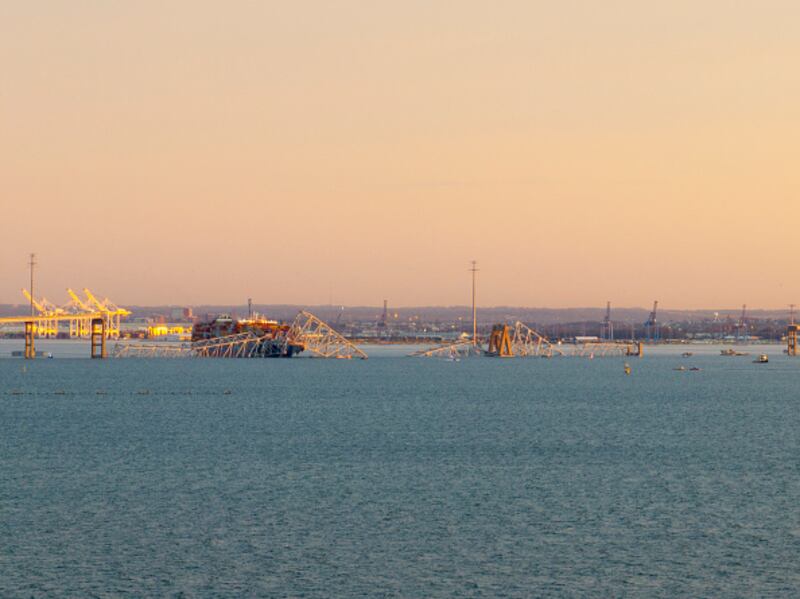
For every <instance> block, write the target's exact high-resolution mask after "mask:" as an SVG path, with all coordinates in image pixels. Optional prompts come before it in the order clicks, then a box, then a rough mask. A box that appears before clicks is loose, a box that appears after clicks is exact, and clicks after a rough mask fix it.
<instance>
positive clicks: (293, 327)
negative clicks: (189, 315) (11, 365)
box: [111, 311, 367, 360]
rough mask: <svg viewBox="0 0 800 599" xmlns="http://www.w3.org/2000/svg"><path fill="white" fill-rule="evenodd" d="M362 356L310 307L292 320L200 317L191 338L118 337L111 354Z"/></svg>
mask: <svg viewBox="0 0 800 599" xmlns="http://www.w3.org/2000/svg"><path fill="white" fill-rule="evenodd" d="M301 352H307V353H308V354H309V355H311V356H312V357H318V358H339V359H352V358H360V359H362V360H363V359H366V358H367V354H365V353H364V352H363V351H361V350H360V349H359V348H358V347H356V346H355V345H354V344H353V343H352V342H350V341H348V340H347V339H345V338H344V337H343V336H342V335H341V334H339V333H337V332H336V331H335V330H334V329H333V328H331V327H330V326H329V325H328V324H327V323H325V322H323V321H322V320H320V319H319V318H317V317H316V316H314V315H313V314H311V313H310V312H306V311H301V312H299V313H298V314H297V316H296V317H295V319H294V321H293V322H292V323H291V324H286V323H279V322H278V321H275V320H267V319H263V318H249V319H244V320H235V319H233V318H231V317H230V316H227V315H223V316H218V317H217V318H215V319H213V320H211V321H210V322H203V323H198V324H197V325H195V327H194V330H193V332H192V342H191V343H180V344H176V343H173V344H170V343H160V342H157V343H143V342H137V341H121V342H119V343H117V344H116V345H115V346H114V348H113V349H112V351H111V355H112V357H115V358H291V357H292V356H295V355H297V354H299V353H301Z"/></svg>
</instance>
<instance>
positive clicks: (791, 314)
mask: <svg viewBox="0 0 800 599" xmlns="http://www.w3.org/2000/svg"><path fill="white" fill-rule="evenodd" d="M789 324H794V304H789Z"/></svg>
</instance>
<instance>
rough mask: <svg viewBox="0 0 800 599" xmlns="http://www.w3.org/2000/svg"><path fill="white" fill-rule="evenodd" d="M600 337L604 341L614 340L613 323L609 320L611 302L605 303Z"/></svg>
mask: <svg viewBox="0 0 800 599" xmlns="http://www.w3.org/2000/svg"><path fill="white" fill-rule="evenodd" d="M600 337H601V338H602V339H604V340H605V341H614V323H613V322H612V321H611V302H610V301H609V302H607V303H606V315H605V318H603V329H602V332H601V335H600Z"/></svg>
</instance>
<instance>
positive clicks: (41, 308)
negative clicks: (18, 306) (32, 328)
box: [22, 289, 47, 314]
mask: <svg viewBox="0 0 800 599" xmlns="http://www.w3.org/2000/svg"><path fill="white" fill-rule="evenodd" d="M22 295H24V296H25V299H26V300H28V301H29V302H30V303H32V304H33V307H34V308H36V309H37V310H38V311H39V313H40V314H44V313H45V312H47V310H46V309H45V307H44V306H42V304H40V303H39V302H38V301H36V299H34V297H33V296H32V295H31V294H30V293H29V292H28V290H27V289H23V290H22Z"/></svg>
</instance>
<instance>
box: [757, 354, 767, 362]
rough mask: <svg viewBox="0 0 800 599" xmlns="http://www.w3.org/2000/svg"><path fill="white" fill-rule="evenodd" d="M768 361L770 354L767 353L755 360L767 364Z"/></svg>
mask: <svg viewBox="0 0 800 599" xmlns="http://www.w3.org/2000/svg"><path fill="white" fill-rule="evenodd" d="M767 362H769V356H768V355H767V354H761V355H760V356H758V358H756V359H755V360H753V363H754V364H766V363H767Z"/></svg>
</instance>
